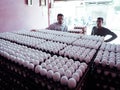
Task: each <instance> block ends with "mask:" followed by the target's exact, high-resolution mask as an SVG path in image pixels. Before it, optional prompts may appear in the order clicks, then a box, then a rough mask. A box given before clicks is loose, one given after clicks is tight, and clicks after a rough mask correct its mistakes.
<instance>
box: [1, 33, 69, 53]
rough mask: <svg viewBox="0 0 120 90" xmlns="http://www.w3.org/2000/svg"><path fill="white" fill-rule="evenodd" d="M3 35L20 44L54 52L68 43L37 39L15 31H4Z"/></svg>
mask: <svg viewBox="0 0 120 90" xmlns="http://www.w3.org/2000/svg"><path fill="white" fill-rule="evenodd" d="M1 37H2V38H5V39H8V40H11V41H15V42H17V43H20V44H24V45H28V46H31V47H34V48H39V49H42V50H46V51H50V52H53V53H57V52H58V51H59V50H61V49H63V48H64V47H66V46H67V45H66V44H63V43H59V42H53V41H46V40H43V39H37V38H33V37H28V36H23V35H17V34H13V33H4V34H2V35H1ZM43 42H44V43H43Z"/></svg>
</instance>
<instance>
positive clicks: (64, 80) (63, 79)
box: [60, 76, 68, 85]
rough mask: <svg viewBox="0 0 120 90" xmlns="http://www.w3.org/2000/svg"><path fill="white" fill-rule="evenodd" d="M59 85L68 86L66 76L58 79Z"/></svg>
mask: <svg viewBox="0 0 120 90" xmlns="http://www.w3.org/2000/svg"><path fill="white" fill-rule="evenodd" d="M60 83H61V84H62V85H67V84H68V78H67V77H66V76H62V77H61V79H60Z"/></svg>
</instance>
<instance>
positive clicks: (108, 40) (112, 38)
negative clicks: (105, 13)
mask: <svg viewBox="0 0 120 90" xmlns="http://www.w3.org/2000/svg"><path fill="white" fill-rule="evenodd" d="M106 31H107V32H106V33H107V35H111V36H112V37H111V38H109V39H107V40H105V42H110V41H112V40H114V39H116V38H117V35H116V34H115V33H114V32H112V31H110V30H109V29H107V28H106Z"/></svg>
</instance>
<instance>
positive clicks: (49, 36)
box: [17, 32, 77, 44]
mask: <svg viewBox="0 0 120 90" xmlns="http://www.w3.org/2000/svg"><path fill="white" fill-rule="evenodd" d="M17 34H22V35H27V36H32V37H37V38H42V39H46V40H52V41H58V42H63V43H68V44H71V43H72V42H73V41H75V40H77V38H75V37H70V36H69V37H68V36H63V35H55V34H49V33H48V34H47V33H41V32H17ZM65 35H66V34H65Z"/></svg>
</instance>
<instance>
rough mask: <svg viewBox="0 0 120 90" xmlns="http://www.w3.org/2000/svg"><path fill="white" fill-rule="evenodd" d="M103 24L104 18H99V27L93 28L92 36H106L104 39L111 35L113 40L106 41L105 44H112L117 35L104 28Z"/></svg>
mask: <svg viewBox="0 0 120 90" xmlns="http://www.w3.org/2000/svg"><path fill="white" fill-rule="evenodd" d="M102 24H103V18H102V17H98V18H97V26H94V27H93V29H92V33H91V35H99V36H104V37H105V36H107V35H111V38H109V39H107V40H105V42H110V41H112V40H114V39H116V38H117V35H116V34H115V33H113V32H112V31H110V30H109V29H107V28H105V27H103V26H102Z"/></svg>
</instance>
